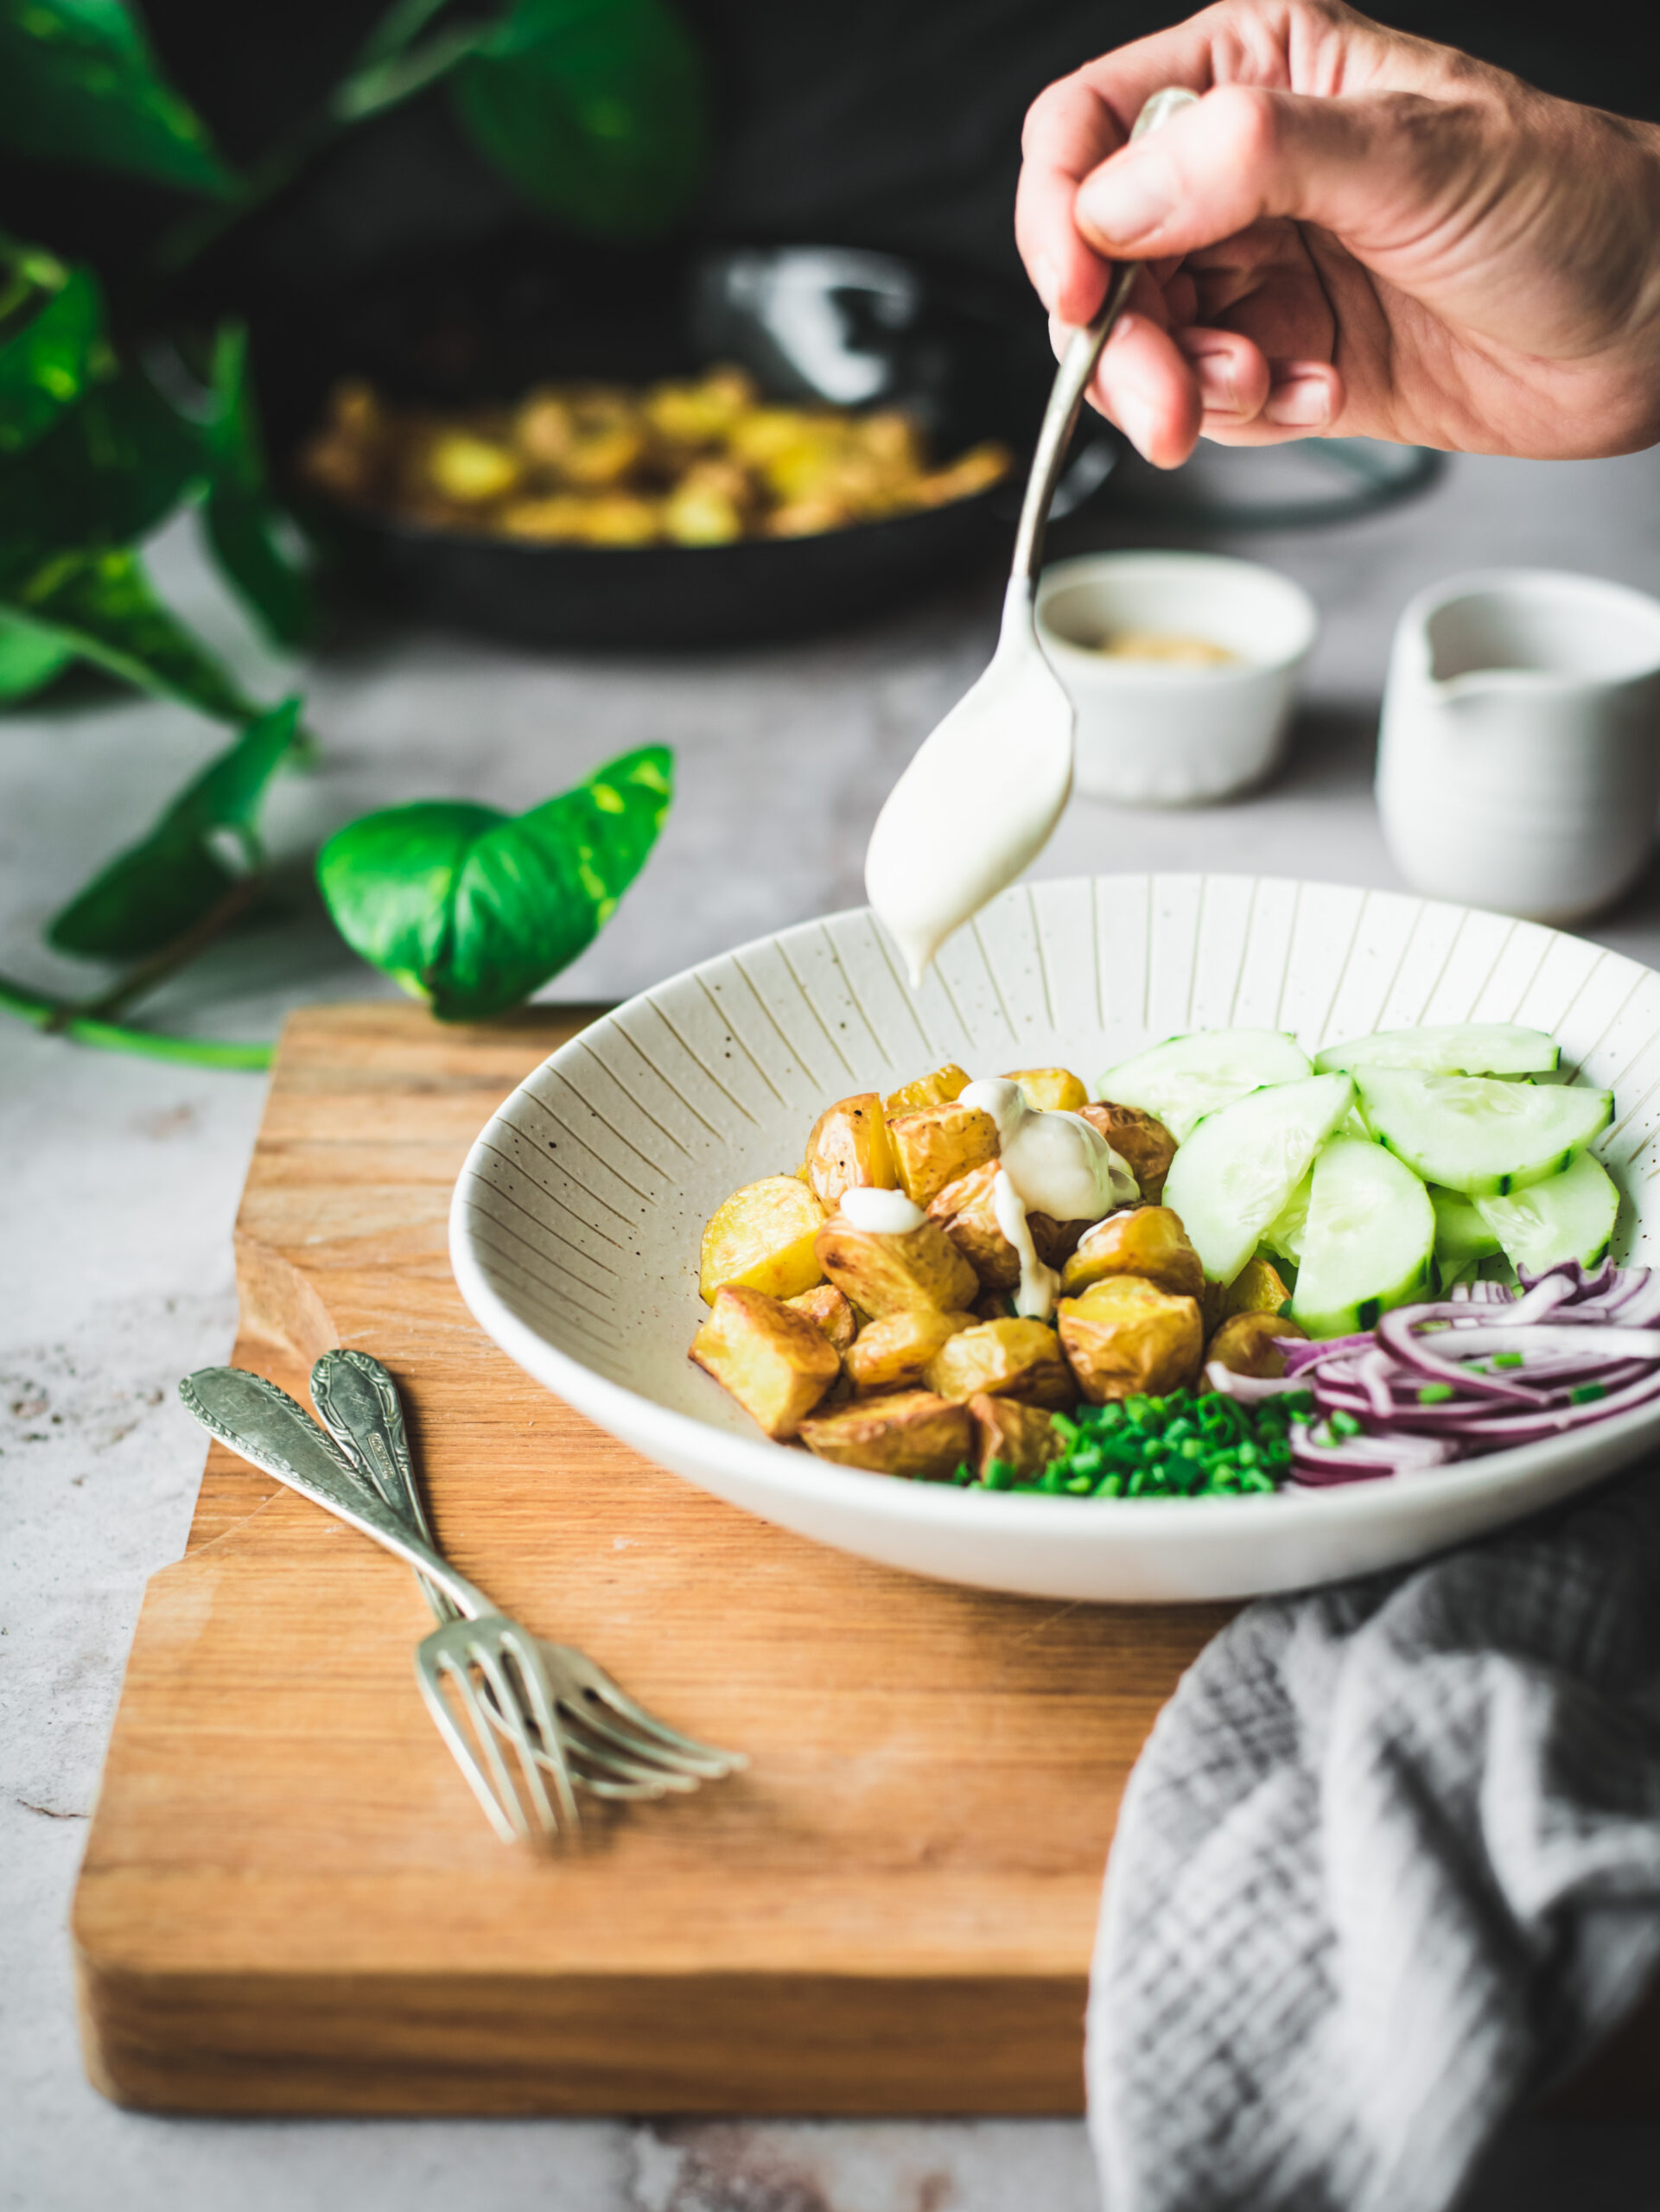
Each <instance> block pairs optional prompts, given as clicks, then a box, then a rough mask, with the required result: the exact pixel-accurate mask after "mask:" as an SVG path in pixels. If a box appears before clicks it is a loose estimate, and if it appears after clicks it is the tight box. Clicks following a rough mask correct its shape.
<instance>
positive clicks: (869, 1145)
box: [801, 1090, 899, 1211]
mask: <svg viewBox="0 0 1660 2212" xmlns="http://www.w3.org/2000/svg"><path fill="white" fill-rule="evenodd" d="M801 1174H802V1179H803V1181H804V1182H806V1183H808V1184H810V1185H811V1187H812V1189H813V1190H814V1191H815V1192H817V1195H818V1198H819V1199H820V1200H821V1201H822V1203H823V1204H824V1205H825V1206H827V1207H829V1208H830V1210H831V1211H834V1210H835V1208H836V1206H838V1205H840V1204H841V1203H842V1193H843V1192H844V1191H852V1190H857V1189H865V1188H868V1189H874V1190H878V1191H891V1190H892V1189H893V1188H894V1185H895V1184H896V1183H897V1182H898V1181H899V1171H898V1169H897V1168H896V1167H895V1166H894V1149H893V1147H892V1146H891V1145H890V1144H889V1143H888V1141H887V1122H885V1121H884V1120H883V1118H882V1102H881V1098H880V1096H878V1095H877V1093H876V1092H875V1091H874V1090H864V1091H861V1092H859V1093H858V1094H857V1095H856V1096H855V1097H852V1098H843V1099H840V1100H838V1101H837V1103H836V1104H835V1105H834V1106H827V1107H826V1108H825V1109H824V1112H823V1113H822V1114H821V1115H820V1116H819V1117H818V1119H817V1121H816V1122H814V1123H813V1125H812V1131H811V1135H809V1137H808V1139H807V1156H806V1158H805V1160H803V1162H802V1164H801Z"/></svg>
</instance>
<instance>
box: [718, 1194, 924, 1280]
mask: <svg viewBox="0 0 1660 2212" xmlns="http://www.w3.org/2000/svg"><path fill="white" fill-rule="evenodd" d="M823 1222H824V1207H823V1206H821V1205H819V1203H818V1201H817V1198H815V1197H814V1196H813V1194H812V1192H811V1191H810V1190H809V1189H808V1188H807V1186H806V1185H805V1183H803V1182H801V1181H800V1180H799V1179H798V1178H797V1177H796V1176H794V1175H766V1176H763V1177H762V1178H761V1179H760V1182H759V1183H746V1184H745V1185H744V1186H743V1188H742V1189H741V1191H734V1192H733V1193H732V1195H731V1197H730V1198H728V1199H726V1200H725V1201H724V1202H723V1203H722V1205H719V1206H717V1207H716V1210H715V1211H714V1213H713V1214H712V1215H711V1217H710V1218H709V1224H708V1226H707V1227H706V1228H705V1230H703V1252H702V1255H701V1266H700V1268H699V1277H698V1286H697V1287H698V1289H699V1290H700V1291H701V1292H702V1294H703V1298H704V1300H705V1301H706V1302H707V1303H708V1304H709V1305H710V1306H712V1305H713V1304H714V1303H715V1294H716V1291H718V1290H719V1289H720V1288H721V1287H722V1285H723V1284H725V1283H734V1284H736V1285H737V1286H738V1287H740V1288H741V1289H746V1290H764V1291H765V1292H766V1294H767V1295H768V1296H769V1297H770V1298H794V1297H795V1296H796V1295H797V1294H798V1293H799V1292H801V1291H804V1290H811V1288H812V1287H813V1285H814V1284H815V1283H816V1282H822V1281H824V1268H822V1267H821V1266H820V1265H819V1263H818V1261H817V1258H816V1256H815V1255H814V1252H813V1239H814V1237H815V1236H817V1234H818V1231H819V1229H820V1227H821V1225H822V1224H823ZM960 1302H961V1301H959V1303H960Z"/></svg>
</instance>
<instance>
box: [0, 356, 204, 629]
mask: <svg viewBox="0 0 1660 2212" xmlns="http://www.w3.org/2000/svg"><path fill="white" fill-rule="evenodd" d="M206 469H207V462H206V457H205V455H204V453H203V449H202V441H201V435H200V432H199V431H198V430H197V429H196V428H195V427H194V425H193V424H191V423H187V422H185V421H184V420H183V419H182V417H181V416H178V415H176V414H175V412H174V410H173V409H172V408H170V407H169V405H168V404H167V402H166V401H165V400H164V399H163V398H162V396H161V394H160V393H159V392H158V391H156V388H155V386H154V385H152V384H151V383H150V382H149V378H146V377H143V376H140V375H137V374H136V373H134V372H126V373H124V374H123V375H121V376H119V377H117V378H114V379H112V380H111V382H110V383H108V384H99V385H94V386H93V387H92V390H91V391H89V392H88V393H87V394H86V397H85V398H84V399H82V400H81V402H80V404H79V406H75V407H71V408H70V409H68V410H67V412H66V413H64V414H63V415H62V416H60V419H59V420H58V422H57V423H54V425H53V426H52V428H51V429H49V430H48V431H47V433H46V435H44V436H43V437H41V438H38V439H36V441H35V443H34V444H33V445H31V446H30V447H29V448H28V450H27V451H26V452H22V453H15V454H3V453H0V598H4V599H10V600H16V598H17V596H18V594H19V593H20V592H21V591H22V590H24V589H25V588H27V587H28V586H29V583H30V582H31V580H32V579H34V578H35V576H37V575H39V574H40V573H41V570H42V569H45V568H47V567H48V566H49V565H51V564H52V563H54V562H55V561H56V560H58V559H59V558H60V557H61V556H63V555H64V554H66V553H73V554H76V555H80V554H86V553H92V552H102V551H108V550H114V549H115V548H117V547H120V546H126V545H130V544H132V543H135V541H136V540H137V539H138V538H141V537H145V536H146V535H147V534H148V533H149V531H152V530H154V529H155V528H156V525H157V524H158V523H160V522H162V521H163V520H164V519H165V518H166V517H167V516H169V514H171V513H172V512H173V510H174V509H175V507H176V506H177V505H179V504H180V502H181V500H182V499H186V498H188V497H189V496H190V495H192V494H193V493H194V492H195V491H196V490H197V489H199V488H200V485H201V484H202V482H203V480H204V478H205V475H206Z"/></svg>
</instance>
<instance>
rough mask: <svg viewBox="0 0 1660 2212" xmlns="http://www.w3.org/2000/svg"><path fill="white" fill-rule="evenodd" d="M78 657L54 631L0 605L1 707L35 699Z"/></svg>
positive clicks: (72, 648) (70, 646)
mask: <svg viewBox="0 0 1660 2212" xmlns="http://www.w3.org/2000/svg"><path fill="white" fill-rule="evenodd" d="M75 658H76V653H75V649H74V647H73V645H68V644H67V643H66V642H65V641H64V639H62V638H61V637H60V635H59V634H58V632H56V631H55V630H47V629H42V628H41V626H40V624H39V623H38V622H30V621H28V620H25V619H24V617H23V616H22V615H21V614H10V613H7V612H6V610H5V609H4V608H3V607H0V706H11V705H14V704H15V703H16V702H17V701H18V700H20V699H32V698H33V697H34V696H35V693H36V692H37V691H43V690H45V689H46V687H47V685H48V683H51V681H52V680H53V678H54V677H57V676H61V675H62V673H63V671H64V670H65V669H66V668H67V667H68V665H69V664H70V662H71V661H73V659H75Z"/></svg>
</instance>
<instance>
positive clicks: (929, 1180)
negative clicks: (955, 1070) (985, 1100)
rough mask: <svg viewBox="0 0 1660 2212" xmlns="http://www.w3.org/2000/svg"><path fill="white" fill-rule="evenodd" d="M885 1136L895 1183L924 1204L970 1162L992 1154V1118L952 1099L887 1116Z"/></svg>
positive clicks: (994, 1129) (994, 1143)
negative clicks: (896, 1174)
mask: <svg viewBox="0 0 1660 2212" xmlns="http://www.w3.org/2000/svg"><path fill="white" fill-rule="evenodd" d="M887 1141H888V1142H889V1144H890V1145H892V1147H894V1166H895V1167H896V1168H897V1169H898V1170H899V1179H900V1189H901V1190H902V1191H903V1192H905V1195H906V1198H911V1199H913V1200H914V1201H915V1203H916V1204H917V1205H919V1206H925V1205H928V1204H929V1202H930V1201H931V1200H932V1199H933V1198H938V1196H939V1193H940V1192H942V1191H943V1190H944V1188H945V1186H946V1185H947V1184H948V1183H954V1182H955V1181H956V1180H957V1177H958V1176H959V1175H966V1174H967V1173H968V1172H969V1170H970V1167H978V1166H980V1164H981V1162H982V1161H983V1160H995V1158H996V1157H997V1124H996V1123H995V1122H994V1121H993V1120H992V1118H991V1116H990V1115H989V1114H984V1113H982V1112H981V1110H980V1109H979V1108H978V1107H977V1106H964V1104H963V1103H961V1101H960V1100H957V1099H951V1100H950V1101H948V1102H947V1103H944V1104H942V1105H938V1106H919V1107H918V1108H917V1109H915V1110H914V1111H913V1112H912V1113H909V1114H893V1115H890V1116H888V1122H887Z"/></svg>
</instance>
